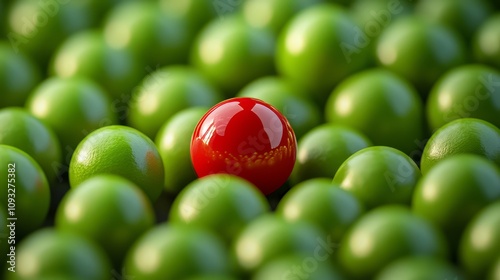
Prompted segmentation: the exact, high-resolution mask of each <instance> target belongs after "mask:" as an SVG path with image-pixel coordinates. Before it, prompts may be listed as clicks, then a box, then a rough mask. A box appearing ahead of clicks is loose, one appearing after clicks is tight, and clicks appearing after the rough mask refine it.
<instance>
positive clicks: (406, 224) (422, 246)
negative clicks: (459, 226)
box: [339, 205, 448, 279]
mask: <svg viewBox="0 0 500 280" xmlns="http://www.w3.org/2000/svg"><path fill="white" fill-rule="evenodd" d="M447 249H448V248H447V246H446V241H445V239H444V237H443V236H442V234H441V232H439V231H438V230H437V229H436V228H434V227H433V226H432V224H431V223H429V222H428V221H427V220H424V219H422V218H420V217H418V216H416V215H413V214H412V213H411V212H410V211H409V209H408V208H406V207H403V206H394V205H391V206H383V207H379V208H377V209H375V210H373V211H371V212H369V213H367V214H366V215H364V216H363V217H361V219H360V220H359V221H358V222H357V223H356V224H354V226H353V227H352V228H351V230H350V231H349V233H348V234H347V235H346V236H345V238H344V239H343V241H342V246H340V249H339V250H340V251H339V260H340V264H341V265H342V266H343V267H344V268H345V269H346V271H347V272H348V273H349V274H350V275H351V276H355V277H358V278H359V279H373V277H374V276H375V275H376V274H377V273H378V272H379V271H380V270H381V269H382V268H384V267H385V266H386V265H388V264H389V263H391V262H393V261H395V260H397V259H400V258H402V257H406V256H415V255H421V256H434V257H439V258H446V257H447V256H448V250H447ZM358 278H349V279H358Z"/></svg>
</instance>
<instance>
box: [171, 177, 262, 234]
mask: <svg viewBox="0 0 500 280" xmlns="http://www.w3.org/2000/svg"><path fill="white" fill-rule="evenodd" d="M269 211H270V207H269V204H268V202H267V201H266V198H265V197H264V195H263V194H262V193H261V192H259V190H258V189H257V188H256V187H255V186H254V185H252V184H251V183H249V182H248V181H246V180H243V179H241V178H239V177H236V176H234V175H228V174H214V175H210V176H206V177H203V178H201V179H198V180H196V181H194V182H193V183H191V184H189V185H188V186H187V187H186V188H185V189H184V190H183V191H182V192H181V193H180V194H179V195H178V196H177V197H176V199H175V200H174V202H173V204H172V208H171V210H170V216H169V221H171V222H173V223H179V224H185V225H192V226H198V227H203V228H206V229H207V230H211V231H213V232H214V233H217V234H219V236H221V237H223V238H224V239H225V240H226V241H227V242H228V243H231V242H232V241H233V240H234V238H235V237H236V236H237V235H238V234H239V233H240V231H241V230H242V229H243V228H244V227H245V226H246V225H247V224H248V223H250V222H251V221H252V220H254V219H255V218H257V217H258V216H260V215H262V214H264V213H267V212H269Z"/></svg>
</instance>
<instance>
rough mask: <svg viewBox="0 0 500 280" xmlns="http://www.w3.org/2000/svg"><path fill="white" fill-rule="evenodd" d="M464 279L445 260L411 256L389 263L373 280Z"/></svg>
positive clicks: (457, 270) (456, 269) (455, 268)
mask: <svg viewBox="0 0 500 280" xmlns="http://www.w3.org/2000/svg"><path fill="white" fill-rule="evenodd" d="M402 279H404V280H423V279H425V280H443V279H452V280H465V279H466V278H465V276H464V275H463V273H462V271H461V270H460V269H459V268H457V267H456V266H454V265H452V264H451V263H449V262H448V261H446V260H443V259H439V258H433V257H424V256H413V257H407V258H402V259H399V260H396V261H394V262H392V263H390V264H389V265H388V266H386V267H385V268H384V269H383V270H382V271H381V272H380V273H379V274H378V275H377V277H376V278H375V280H402Z"/></svg>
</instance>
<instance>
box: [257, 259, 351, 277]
mask: <svg viewBox="0 0 500 280" xmlns="http://www.w3.org/2000/svg"><path fill="white" fill-rule="evenodd" d="M310 253H311V252H310ZM328 257H329V256H328V255H321V254H316V255H315V254H304V253H302V254H300V253H296V254H290V255H284V256H280V257H277V258H274V259H272V260H271V261H269V262H268V263H266V264H265V265H264V266H263V267H262V268H260V269H259V270H257V271H256V272H255V273H254V274H253V275H252V278H251V279H252V280H270V279H314V280H341V279H345V278H344V277H343V275H342V274H341V273H340V272H339V269H338V268H336V267H335V266H334V265H333V264H332V261H328Z"/></svg>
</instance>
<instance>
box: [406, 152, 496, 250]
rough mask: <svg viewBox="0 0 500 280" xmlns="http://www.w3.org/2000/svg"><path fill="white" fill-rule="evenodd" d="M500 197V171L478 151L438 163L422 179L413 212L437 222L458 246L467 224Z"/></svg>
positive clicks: (453, 243) (414, 200)
mask: <svg viewBox="0 0 500 280" xmlns="http://www.w3.org/2000/svg"><path fill="white" fill-rule="evenodd" d="M499 198H500V171H499V169H498V167H497V166H495V164H493V163H492V162H491V161H488V160H487V159H484V158H481V157H479V156H477V155H469V154H467V155H465V154H464V155H457V156H453V157H450V158H448V159H445V160H443V161H442V162H440V163H438V164H437V165H436V166H435V167H434V168H432V169H431V170H430V171H429V172H428V173H427V174H426V175H424V176H423V177H422V180H420V181H419V183H418V185H417V187H416V188H415V192H414V194H413V201H412V209H413V212H414V213H416V214H417V215H419V216H422V217H424V218H425V219H427V220H429V221H431V222H433V223H434V224H435V225H437V226H438V227H439V228H440V229H441V230H442V231H443V232H444V233H445V234H446V235H447V237H448V239H449V241H450V243H451V244H450V245H452V246H456V245H457V244H458V239H459V238H460V235H461V233H462V232H463V230H464V228H465V226H466V225H467V224H468V223H469V221H470V220H471V219H472V217H474V215H476V214H477V213H478V212H479V211H480V210H481V209H482V208H483V207H485V206H486V205H488V204H489V203H491V202H493V201H495V200H498V199H499Z"/></svg>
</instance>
